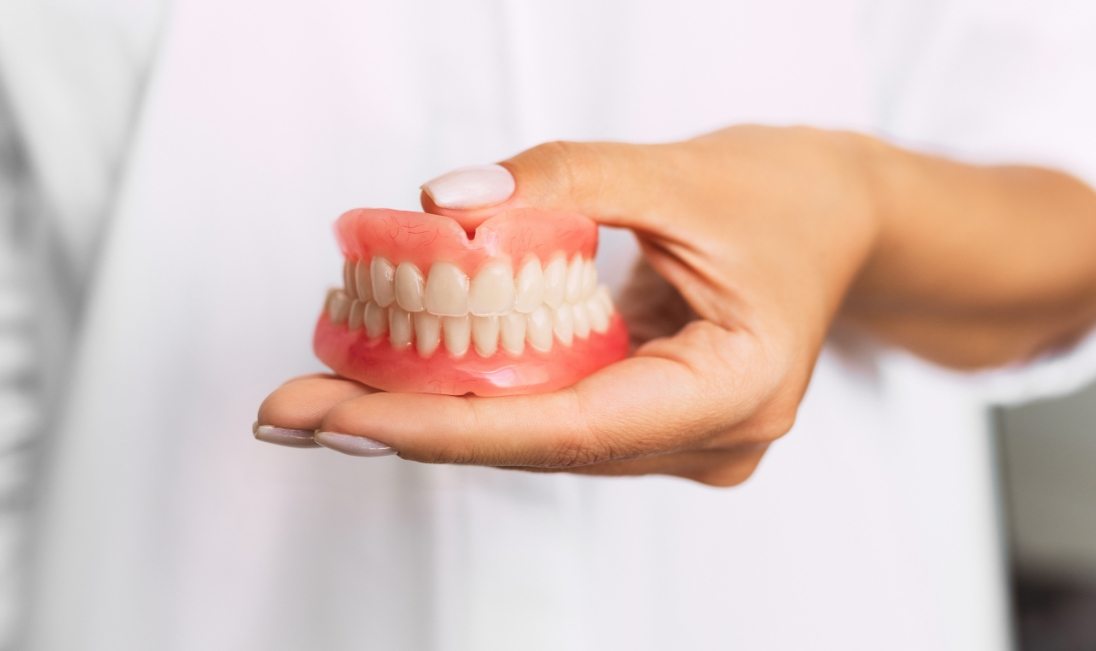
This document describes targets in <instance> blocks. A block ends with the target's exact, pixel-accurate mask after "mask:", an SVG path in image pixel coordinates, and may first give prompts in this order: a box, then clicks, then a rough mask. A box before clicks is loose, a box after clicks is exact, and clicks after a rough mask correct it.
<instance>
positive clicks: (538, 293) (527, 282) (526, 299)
mask: <svg viewBox="0 0 1096 651" xmlns="http://www.w3.org/2000/svg"><path fill="white" fill-rule="evenodd" d="M515 284H516V285H517V287H516V289H515V296H514V309H515V310H517V311H518V312H524V313H529V312H532V311H533V310H535V309H537V307H539V306H540V304H541V303H543V302H544V271H543V270H542V269H541V268H540V260H537V259H536V258H535V257H530V258H529V259H528V260H526V261H525V264H523V265H521V271H519V272H518V277H517V279H516V282H515Z"/></svg>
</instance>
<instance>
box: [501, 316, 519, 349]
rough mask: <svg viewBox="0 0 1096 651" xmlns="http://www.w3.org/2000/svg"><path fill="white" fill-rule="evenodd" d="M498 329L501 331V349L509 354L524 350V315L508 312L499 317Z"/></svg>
mask: <svg viewBox="0 0 1096 651" xmlns="http://www.w3.org/2000/svg"><path fill="white" fill-rule="evenodd" d="M499 330H500V331H501V333H502V337H501V339H502V349H503V350H505V351H506V352H508V353H510V354H511V355H520V354H521V353H522V352H523V351H524V350H525V315H524V314H522V313H520V312H510V313H509V314H504V315H502V316H501V317H499Z"/></svg>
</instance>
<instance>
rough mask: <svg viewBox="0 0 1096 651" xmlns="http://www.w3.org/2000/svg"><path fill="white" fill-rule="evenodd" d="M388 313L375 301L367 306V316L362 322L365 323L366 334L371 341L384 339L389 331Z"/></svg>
mask: <svg viewBox="0 0 1096 651" xmlns="http://www.w3.org/2000/svg"><path fill="white" fill-rule="evenodd" d="M386 312H387V310H385V309H384V308H383V307H381V306H380V305H377V304H376V303H374V302H373V301H370V302H368V303H366V304H365V316H364V318H363V319H362V320H363V321H364V322H365V334H366V335H368V336H369V338H370V339H376V338H377V337H382V336H384V333H385V332H386V331H387V330H388V314H386Z"/></svg>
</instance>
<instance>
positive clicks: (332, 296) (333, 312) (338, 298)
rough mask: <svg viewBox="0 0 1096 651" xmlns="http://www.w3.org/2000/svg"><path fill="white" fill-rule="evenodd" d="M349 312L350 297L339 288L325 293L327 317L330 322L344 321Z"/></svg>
mask: <svg viewBox="0 0 1096 651" xmlns="http://www.w3.org/2000/svg"><path fill="white" fill-rule="evenodd" d="M349 314H350V297H349V296H347V295H346V292H344V291H342V290H341V289H333V290H331V291H330V292H328V293H327V318H328V319H331V323H344V322H345V321H346V317H347V316H348V315H349Z"/></svg>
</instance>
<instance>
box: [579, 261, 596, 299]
mask: <svg viewBox="0 0 1096 651" xmlns="http://www.w3.org/2000/svg"><path fill="white" fill-rule="evenodd" d="M596 289H597V265H596V264H594V261H593V260H587V261H586V263H585V264H584V265H583V267H582V298H590V297H591V296H593V294H594V290H596Z"/></svg>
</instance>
